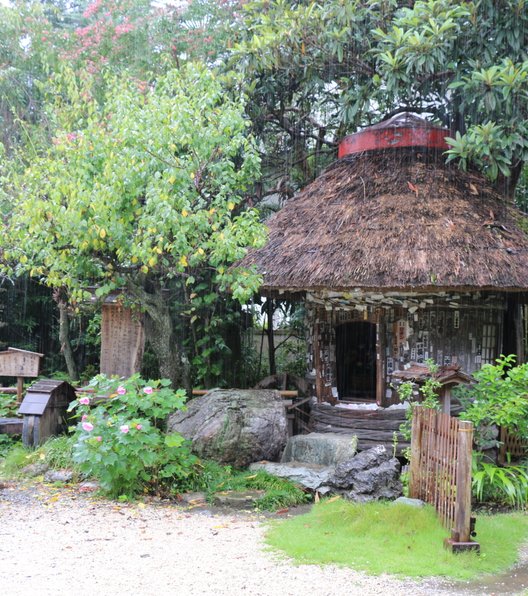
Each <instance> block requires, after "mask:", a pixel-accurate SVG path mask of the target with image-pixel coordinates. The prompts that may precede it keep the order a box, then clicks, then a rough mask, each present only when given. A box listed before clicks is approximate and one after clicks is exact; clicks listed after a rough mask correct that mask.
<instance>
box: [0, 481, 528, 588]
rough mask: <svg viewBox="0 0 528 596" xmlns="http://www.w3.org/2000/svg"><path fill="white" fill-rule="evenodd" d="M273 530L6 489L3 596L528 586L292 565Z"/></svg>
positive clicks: (253, 521)
mask: <svg viewBox="0 0 528 596" xmlns="http://www.w3.org/2000/svg"><path fill="white" fill-rule="evenodd" d="M289 514H290V513H286V514H283V515H289ZM267 522H268V519H267V517H266V516H262V515H258V514H255V513H253V512H225V511H224V512H220V511H212V510H209V509H207V510H205V509H199V508H194V509H189V508H184V507H181V506H177V505H174V504H171V503H167V502H161V501H155V500H150V501H148V502H146V503H134V504H121V503H115V502H109V501H105V500H101V499H98V498H96V497H95V496H94V494H93V492H91V491H90V490H88V487H86V488H83V487H82V486H80V487H79V486H76V487H72V488H55V487H52V486H48V485H43V484H39V483H28V484H20V483H18V484H17V483H8V484H4V485H2V487H1V488H0V578H1V579H0V582H1V587H0V593H1V594H5V595H9V596H18V595H21V596H22V595H24V596H25V595H26V594H33V595H38V596H47V595H50V596H51V595H54V596H56V595H63V594H64V595H66V594H67V595H68V596H70V595H74V596H84V595H86V596H88V595H90V596H98V595H105V596H108V595H112V596H113V595H116V596H118V595H121V594H123V595H125V594H126V595H138V596H143V595H151V594H152V595H156V596H159V595H165V594H170V595H172V594H175V595H182V596H187V595H213V594H214V595H224V594H225V595H227V594H229V595H230V596H237V595H239V594H247V595H251V596H268V595H269V596H271V595H273V596H275V595H280V596H287V595H292V596H293V595H299V596H300V595H303V596H304V595H306V594H316V595H317V596H324V595H328V596H341V595H342V596H353V595H361V596H370V595H373V596H374V595H375V596H380V595H384V594H390V595H391V596H400V595H401V596H404V595H405V596H413V595H418V594H420V595H422V594H423V595H427V596H429V595H443V596H449V595H452V594H497V595H498V594H520V593H523V591H524V590H526V588H527V586H528V577H526V578H525V579H523V577H522V573H521V576H520V579H519V581H517V580H516V579H515V578H513V579H514V581H513V583H512V582H511V581H510V580H511V576H512V574H508V575H507V576H506V577H505V578H497V581H495V582H493V583H490V582H488V583H487V584H486V583H481V584H478V583H475V584H468V585H465V584H457V585H452V584H449V583H447V582H442V581H439V580H427V581H411V580H407V581H403V580H399V579H395V578H393V577H390V576H380V577H372V576H367V575H365V574H363V573H359V572H356V571H352V570H349V569H343V568H337V567H332V566H325V567H319V566H316V565H294V564H292V563H291V562H290V561H288V560H287V559H285V558H283V557H281V556H279V555H277V554H276V553H273V552H270V551H269V550H267V549H266V545H265V543H264V541H263V535H264V532H265V529H266V524H267ZM520 571H522V570H520ZM525 580H526V583H523V582H524V581H525ZM523 586H524V587H523Z"/></svg>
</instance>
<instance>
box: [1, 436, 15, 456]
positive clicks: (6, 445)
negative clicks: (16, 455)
mask: <svg viewBox="0 0 528 596" xmlns="http://www.w3.org/2000/svg"><path fill="white" fill-rule="evenodd" d="M16 443H17V441H16V439H14V438H13V437H12V436H10V435H5V434H3V433H0V459H4V458H5V457H6V456H7V454H8V453H9V452H10V451H11V449H12V448H13V446H14V445H15V444H16Z"/></svg>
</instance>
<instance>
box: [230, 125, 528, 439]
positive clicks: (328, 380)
mask: <svg viewBox="0 0 528 596" xmlns="http://www.w3.org/2000/svg"><path fill="white" fill-rule="evenodd" d="M449 134H450V133H449V131H448V130H446V129H443V128H441V127H438V126H435V125H432V124H430V123H429V122H427V121H425V120H423V119H421V118H419V117H417V116H415V115H413V114H407V113H403V114H399V115H397V116H396V117H394V118H391V119H389V120H386V121H384V122H382V123H380V124H378V125H376V126H372V127H370V128H367V129H365V130H363V131H361V132H358V133H356V134H354V135H351V136H349V137H347V138H345V139H344V140H343V141H342V143H341V145H340V148H339V159H338V160H337V161H336V162H335V163H333V164H332V165H331V166H330V167H328V168H327V169H326V171H324V172H323V173H322V174H321V175H320V176H319V177H318V178H317V179H316V180H315V181H314V182H312V183H311V184H309V185H308V186H307V187H306V188H305V189H304V190H303V191H302V192H300V193H299V194H298V195H297V196H295V197H294V198H293V199H291V200H290V201H289V202H288V203H287V204H286V205H285V206H284V208H283V209H282V210H281V211H279V212H278V213H277V214H275V215H274V216H273V217H271V218H270V219H269V220H268V222H267V224H268V227H269V239H268V242H267V244H266V246H264V247H263V248H260V249H254V250H252V251H250V252H249V253H248V255H247V256H246V257H245V259H244V260H243V261H242V262H241V265H242V266H246V267H247V266H256V268H257V271H258V272H260V273H261V274H262V275H263V285H262V287H261V292H262V293H263V294H265V295H268V296H272V297H280V296H284V297H288V298H289V299H298V300H303V301H304V302H305V305H306V313H307V320H306V322H307V325H308V329H309V333H308V335H309V362H310V366H309V369H308V371H307V372H308V378H311V379H313V380H314V387H313V391H314V393H315V395H316V396H317V399H318V401H319V402H320V408H319V410H320V411H322V410H325V413H324V414H325V415H324V416H322V415H321V416H319V413H318V408H317V407H316V408H315V410H314V411H313V416H314V429H315V430H337V431H339V430H343V429H350V428H352V429H353V432H355V429H354V428H353V427H354V425H355V426H356V427H357V428H359V430H361V428H362V427H361V426H358V424H359V423H358V424H356V422H355V421H354V420H356V419H359V418H360V417H361V418H362V419H365V417H369V419H370V420H371V421H372V420H374V419H375V417H376V416H378V417H381V416H382V414H381V413H380V410H379V409H380V408H385V407H387V406H390V405H391V404H396V403H397V402H398V398H397V396H396V395H395V392H394V391H393V389H392V378H393V375H394V374H395V373H397V372H398V371H402V370H404V369H405V368H406V367H408V366H409V365H412V364H413V363H418V364H420V363H425V362H426V361H427V360H428V359H432V360H434V361H435V362H436V363H437V364H438V365H440V366H449V365H456V366H457V367H459V368H460V370H461V371H462V372H464V373H467V374H471V373H472V372H473V371H475V370H477V369H479V368H480V367H481V365H482V364H484V363H493V362H494V360H495V358H497V357H498V356H499V355H500V354H501V353H505V354H508V353H515V354H517V356H518V361H520V362H522V361H523V360H524V351H523V334H522V316H521V312H522V305H524V304H525V303H526V296H527V294H526V292H527V290H528V236H527V234H526V232H525V229H527V227H526V222H527V220H526V216H525V215H524V214H523V213H522V212H521V211H520V210H518V209H517V208H516V207H515V206H514V205H513V204H512V202H511V201H509V200H508V199H507V198H506V197H505V196H502V195H501V194H500V193H499V192H498V191H497V190H496V189H495V188H494V187H493V186H492V185H491V184H490V183H489V181H488V180H487V179H486V178H485V177H484V176H483V175H481V174H479V173H477V172H473V171H469V172H463V171H461V170H460V169H459V168H458V167H457V166H456V165H454V164H447V163H446V160H445V156H444V152H445V150H446V149H447V148H448V145H447V144H446V142H445V137H446V136H449ZM324 402H332V403H334V402H335V403H336V405H337V407H339V406H342V409H341V410H340V411H339V410H337V409H336V410H334V414H333V415H332V417H330V418H329V416H330V414H329V411H330V407H329V404H324ZM358 403H361V404H362V407H364V405H365V404H366V405H367V406H368V404H369V403H370V404H374V406H376V405H377V406H378V413H377V414H376V413H375V412H374V413H372V414H369V413H362V414H361V416H360V414H358V415H357V416H356V417H355V418H354V416H355V415H354V414H352V413H351V411H352V410H351V408H352V406H353V404H358ZM343 406H346V407H343ZM358 411H359V410H358ZM387 415H388V414H387ZM387 415H385V414H384V416H385V417H387ZM318 416H319V418H318ZM391 416H392V414H391ZM353 418H354V420H352V419H353ZM339 419H341V420H346V424H345V422H343V426H342V427H339V424H340V422H339ZM329 420H330V422H329ZM351 420H352V422H351ZM383 425H385V428H388V427H387V423H386V421H384V422H383V424H382V425H381V426H383ZM374 426H375V424H374ZM363 428H364V427H363ZM395 428H397V426H396V427H395ZM366 436H367V435H366ZM368 436H369V437H371V436H372V428H369V433H368ZM358 437H359V445H360V448H361V444H362V440H361V436H359V435H358ZM369 440H370V439H369ZM364 446H368V444H367V442H366V440H365V442H364Z"/></svg>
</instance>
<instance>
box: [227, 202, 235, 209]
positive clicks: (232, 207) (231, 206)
mask: <svg viewBox="0 0 528 596" xmlns="http://www.w3.org/2000/svg"><path fill="white" fill-rule="evenodd" d="M227 208H228V209H229V211H233V209H234V208H235V204H234V203H233V201H229V203H228V204H227Z"/></svg>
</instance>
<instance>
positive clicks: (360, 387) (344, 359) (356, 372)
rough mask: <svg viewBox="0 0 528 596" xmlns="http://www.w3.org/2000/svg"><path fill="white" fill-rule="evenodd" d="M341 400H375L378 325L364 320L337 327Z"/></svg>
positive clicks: (337, 355) (337, 358)
mask: <svg viewBox="0 0 528 596" xmlns="http://www.w3.org/2000/svg"><path fill="white" fill-rule="evenodd" d="M336 368H337V393H338V396H339V399H349V398H351V399H376V325H375V324H374V323H367V322H364V321H360V322H353V323H344V324H343V325H339V326H338V327H336Z"/></svg>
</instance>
